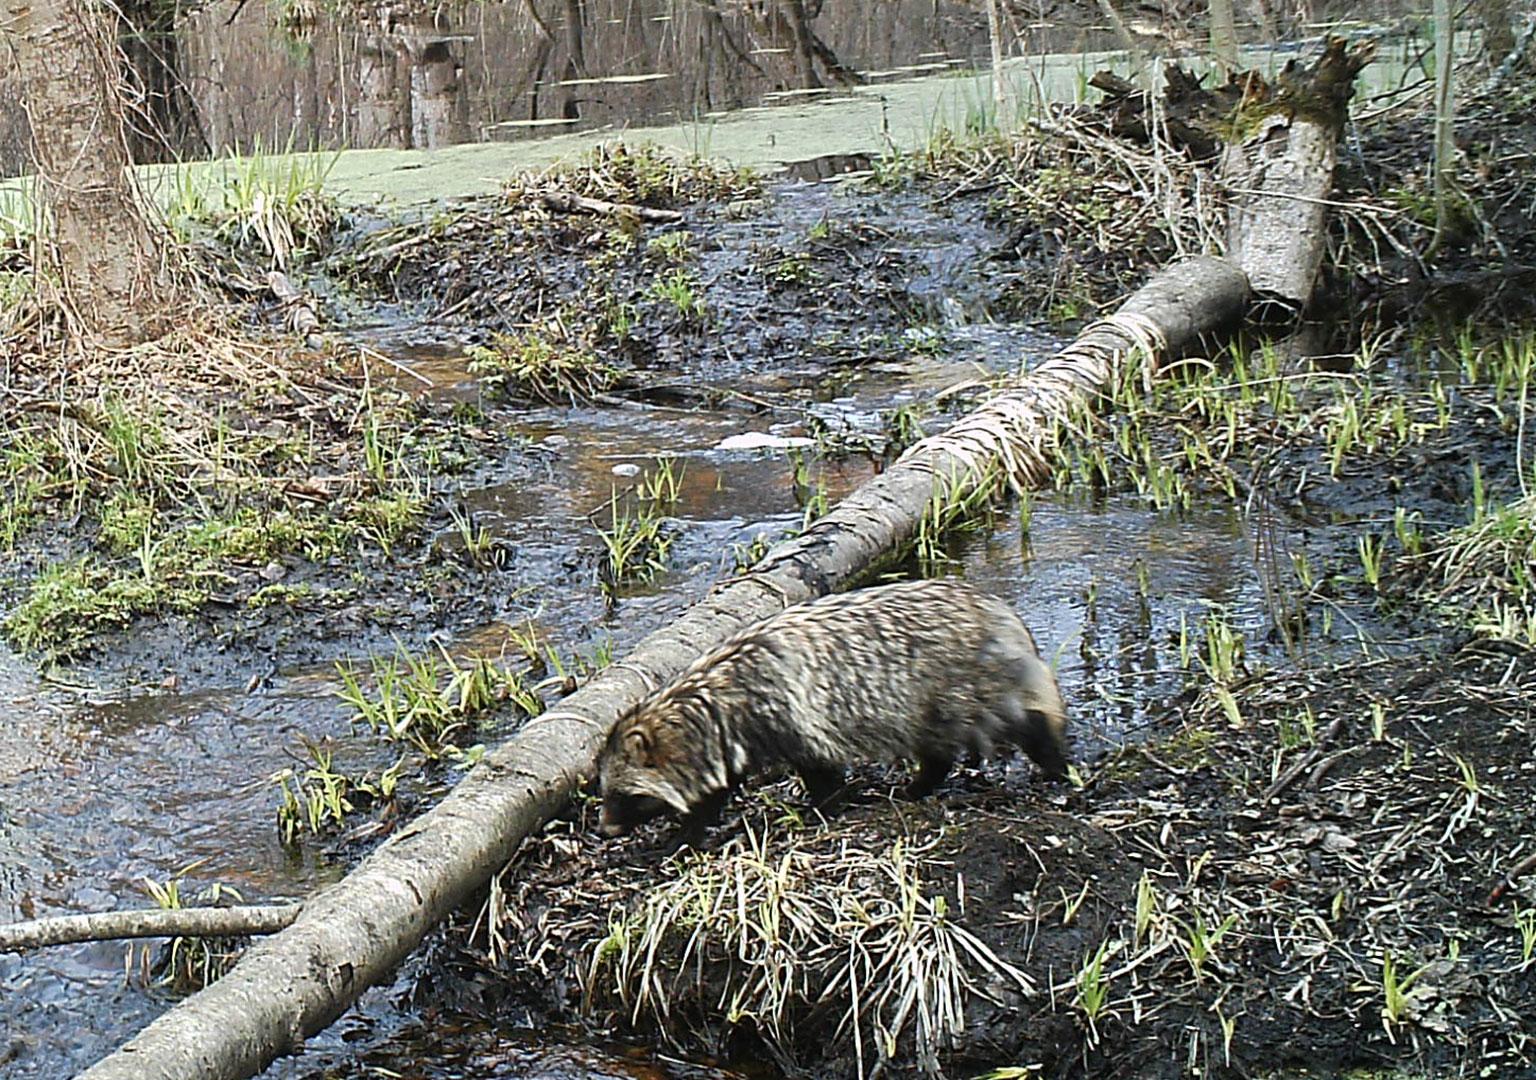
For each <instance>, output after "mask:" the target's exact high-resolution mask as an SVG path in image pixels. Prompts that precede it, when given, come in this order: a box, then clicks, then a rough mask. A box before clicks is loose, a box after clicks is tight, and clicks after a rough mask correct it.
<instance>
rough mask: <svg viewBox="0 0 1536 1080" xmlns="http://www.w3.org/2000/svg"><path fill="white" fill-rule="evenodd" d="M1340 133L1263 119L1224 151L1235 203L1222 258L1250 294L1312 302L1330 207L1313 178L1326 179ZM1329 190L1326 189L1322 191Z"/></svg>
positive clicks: (1335, 156)
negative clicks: (1241, 273)
mask: <svg viewBox="0 0 1536 1080" xmlns="http://www.w3.org/2000/svg"><path fill="white" fill-rule="evenodd" d="M1337 146H1338V133H1337V132H1336V131H1334V130H1332V129H1331V128H1326V127H1324V126H1323V125H1321V124H1316V123H1313V122H1311V121H1307V120H1300V119H1296V120H1291V119H1287V118H1286V117H1283V116H1271V117H1267V118H1266V119H1265V120H1264V121H1263V122H1262V123H1261V125H1260V128H1259V132H1258V134H1256V135H1254V136H1253V137H1252V138H1250V139H1247V140H1245V141H1244V142H1243V143H1242V144H1241V145H1239V146H1229V147H1228V148H1227V158H1226V161H1225V162H1224V163H1223V170H1224V172H1225V174H1226V177H1227V182H1228V184H1229V185H1230V186H1231V187H1232V189H1233V194H1234V195H1237V196H1239V198H1237V199H1235V200H1234V205H1233V208H1232V219H1231V224H1230V226H1229V228H1228V231H1227V254H1228V257H1230V258H1231V259H1232V260H1233V261H1235V262H1237V263H1239V264H1240V265H1241V266H1243V268H1244V269H1246V270H1247V271H1248V281H1249V283H1250V284H1251V285H1252V286H1253V291H1254V292H1255V293H1257V294H1258V295H1259V296H1261V297H1272V298H1276V299H1279V300H1282V301H1284V302H1285V303H1286V304H1288V305H1290V306H1291V307H1293V308H1295V309H1296V310H1298V311H1299V310H1300V309H1301V307H1302V306H1303V305H1304V304H1305V303H1306V302H1307V300H1308V298H1310V297H1311V295H1312V286H1313V284H1314V283H1315V282H1316V281H1317V272H1318V270H1319V269H1320V268H1321V267H1322V264H1323V250H1324V247H1325V246H1326V244H1327V242H1328V234H1327V231H1326V230H1325V229H1324V222H1325V221H1326V219H1327V213H1328V204H1327V203H1326V202H1325V201H1324V200H1323V199H1320V198H1319V197H1318V190H1319V186H1320V185H1319V184H1318V177H1332V176H1333V167H1334V165H1335V164H1336V162H1337V159H1338V149H1337ZM1322 190H1323V191H1327V190H1328V187H1327V186H1322Z"/></svg>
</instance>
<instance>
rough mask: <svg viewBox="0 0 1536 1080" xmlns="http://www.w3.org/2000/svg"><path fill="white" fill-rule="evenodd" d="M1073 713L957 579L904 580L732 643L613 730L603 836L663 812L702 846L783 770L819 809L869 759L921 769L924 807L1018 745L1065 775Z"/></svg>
mask: <svg viewBox="0 0 1536 1080" xmlns="http://www.w3.org/2000/svg"><path fill="white" fill-rule="evenodd" d="M1066 727H1067V717H1066V709H1065V706H1064V705H1063V704H1062V700H1061V691H1060V690H1059V689H1058V688H1057V686H1056V679H1055V676H1053V675H1052V674H1051V669H1050V668H1049V667H1048V666H1046V664H1045V662H1044V661H1043V660H1041V659H1040V653H1039V651H1038V650H1037V649H1036V647H1035V640H1034V638H1033V637H1031V636H1030V633H1029V630H1028V629H1027V628H1025V626H1024V624H1023V623H1022V622H1021V621H1020V620H1019V617H1018V616H1017V615H1015V614H1014V612H1013V610H1012V609H1011V608H1010V607H1008V605H1006V604H1004V603H1003V602H1002V601H1000V600H998V599H996V598H994V597H991V596H988V595H986V594H985V593H982V592H979V591H977V590H976V589H974V588H972V587H971V586H969V585H966V584H964V583H963V582H959V581H909V582H903V583H901V584H897V585H884V586H880V587H877V588H871V589H860V590H857V591H855V592H850V593H844V594H841V595H837V596H828V597H824V598H823V599H820V600H816V601H813V602H812V603H809V604H801V605H798V606H796V607H792V608H789V609H788V610H786V611H784V612H782V613H780V614H778V615H775V616H773V617H772V618H769V619H766V620H764V621H763V622H760V623H758V624H756V625H755V626H752V627H749V628H748V629H746V630H744V631H742V632H741V633H739V634H737V635H736V636H735V637H733V638H731V639H730V640H729V641H727V642H725V644H723V645H721V646H720V647H719V648H717V649H715V650H714V651H713V652H711V653H708V654H707V655H705V656H703V657H701V658H700V659H699V660H697V661H695V662H694V664H693V665H692V666H691V667H690V668H688V670H687V671H685V672H683V673H682V674H681V675H679V676H678V677H677V678H676V679H674V680H673V681H672V682H671V683H669V684H668V685H667V686H665V687H663V688H662V689H661V690H659V691H657V692H656V693H654V694H652V695H651V696H650V697H649V698H647V699H646V700H645V701H643V702H641V703H640V704H639V705H637V706H635V707H634V708H632V709H631V710H629V711H628V712H627V713H625V714H624V715H623V716H621V717H620V718H619V721H618V723H616V724H615V725H614V727H613V730H612V731H611V732H609V734H608V742H607V744H606V745H605V746H604V748H603V753H602V757H601V758H600V761H599V770H600V773H601V776H602V784H603V811H602V820H601V825H600V828H601V830H602V832H603V833H604V834H605V835H608V836H618V835H621V834H623V833H625V832H627V831H629V829H630V828H632V827H633V826H635V825H637V824H639V823H640V822H642V821H646V820H648V819H650V818H653V817H655V816H657V815H658V814H663V813H669V812H670V813H672V814H675V815H677V816H678V817H680V818H682V819H683V822H684V833H683V838H682V839H683V841H684V842H691V843H694V844H697V842H698V841H699V839H700V838H701V836H702V833H703V830H704V827H705V826H706V825H708V824H709V823H710V822H711V821H713V820H714V818H715V817H716V816H717V815H718V813H719V811H720V807H721V806H722V805H723V804H724V802H725V799H726V797H727V796H728V795H729V794H730V792H731V791H732V790H733V789H734V788H735V787H736V786H737V785H738V784H740V783H741V781H742V780H743V779H745V778H746V777H747V776H750V775H751V774H753V773H754V772H757V771H759V770H761V769H767V768H771V767H773V766H775V765H787V766H789V767H790V768H793V769H794V770H795V771H797V772H798V773H799V774H800V776H801V778H802V779H803V780H804V782H805V787H806V790H807V791H808V792H809V794H810V795H811V797H812V798H813V799H815V800H816V801H817V802H823V801H825V800H827V799H830V798H831V797H832V795H834V794H835V793H836V792H837V791H839V790H840V789H841V787H842V785H843V767H844V766H845V765H849V764H852V763H854V762H860V761H892V762H894V761H900V760H903V759H910V760H914V761H916V762H917V764H918V773H917V776H916V778H915V779H914V780H913V781H912V784H911V786H910V787H909V789H908V792H909V794H910V795H911V796H912V797H914V798H917V797H921V796H923V795H926V794H928V793H929V792H931V791H932V790H933V789H934V788H935V787H936V786H937V785H938V783H939V782H940V781H941V780H943V779H944V777H945V776H946V775H947V774H948V773H949V770H950V767H951V766H952V765H953V763H954V760H955V758H956V757H957V756H959V755H961V754H971V753H973V754H976V755H978V756H980V757H987V756H989V755H990V754H991V753H992V749H993V745H994V744H995V743H999V742H1009V743H1014V744H1016V745H1018V746H1019V747H1020V748H1022V749H1023V750H1024V752H1025V753H1026V754H1028V755H1029V756H1030V757H1031V758H1033V759H1034V761H1035V763H1036V764H1037V765H1039V766H1040V768H1041V769H1042V770H1043V771H1044V772H1045V773H1046V774H1047V775H1048V776H1051V777H1053V778H1061V777H1065V776H1066V773H1067V759H1066Z"/></svg>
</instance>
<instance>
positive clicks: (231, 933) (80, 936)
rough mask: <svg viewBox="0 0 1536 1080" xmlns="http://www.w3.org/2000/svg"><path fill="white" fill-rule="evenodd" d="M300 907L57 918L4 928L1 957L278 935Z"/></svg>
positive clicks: (152, 910) (109, 913) (198, 909)
mask: <svg viewBox="0 0 1536 1080" xmlns="http://www.w3.org/2000/svg"><path fill="white" fill-rule="evenodd" d="M299 906H300V905H298V904H262V905H255V904H252V905H244V906H236V907H190V908H145V909H142V910H135V911H93V912H91V913H89V914H85V915H52V916H49V917H48V918H45V919H30V920H28V921H26V922H18V923H10V924H8V925H5V926H0V953H4V952H21V951H23V950H26V949H41V948H46V947H47V946H49V945H74V944H77V943H79V942H82V941H120V940H124V939H127V938H152V937H248V936H250V935H252V934H275V933H277V931H279V930H281V929H283V927H285V926H288V925H290V924H291V923H292V922H293V920H294V919H295V918H297V917H298V914H299Z"/></svg>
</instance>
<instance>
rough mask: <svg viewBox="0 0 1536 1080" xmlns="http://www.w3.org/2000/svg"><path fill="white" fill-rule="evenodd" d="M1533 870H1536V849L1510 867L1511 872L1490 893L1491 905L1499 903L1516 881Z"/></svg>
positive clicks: (1489, 901) (1489, 900)
mask: <svg viewBox="0 0 1536 1080" xmlns="http://www.w3.org/2000/svg"><path fill="white" fill-rule="evenodd" d="M1532 870H1536V851H1533V852H1531V854H1529V855H1527V856H1526V857H1525V858H1523V859H1521V860H1520V861H1519V862H1517V863H1515V865H1514V866H1513V867H1511V868H1510V871H1509V873H1507V874H1505V875H1504V878H1503V880H1502V881H1500V882H1499V883H1498V884H1497V885H1495V886H1494V887H1493V891H1491V892H1490V893H1489V894H1488V903H1489V904H1490V905H1491V904H1497V903H1498V902H1499V901H1500V900H1502V899H1503V898H1504V894H1505V893H1507V892H1509V890H1510V889H1512V888H1514V887H1515V882H1516V881H1518V880H1519V879H1520V878H1521V877H1522V876H1524V875H1525V874H1528V873H1530V872H1531V871H1532Z"/></svg>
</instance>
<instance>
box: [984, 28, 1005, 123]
mask: <svg viewBox="0 0 1536 1080" xmlns="http://www.w3.org/2000/svg"><path fill="white" fill-rule="evenodd" d="M998 2H999V0H987V37H989V38H990V39H991V41H992V106H993V108H995V109H996V110H997V119H998V122H999V123H1001V122H1002V120H1003V117H1004V115H1005V114H1006V113H1007V111H1008V83H1007V80H1005V79H1004V78H1003V17H1002V13H1001V12H1000V11H998V9H997V5H998Z"/></svg>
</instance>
